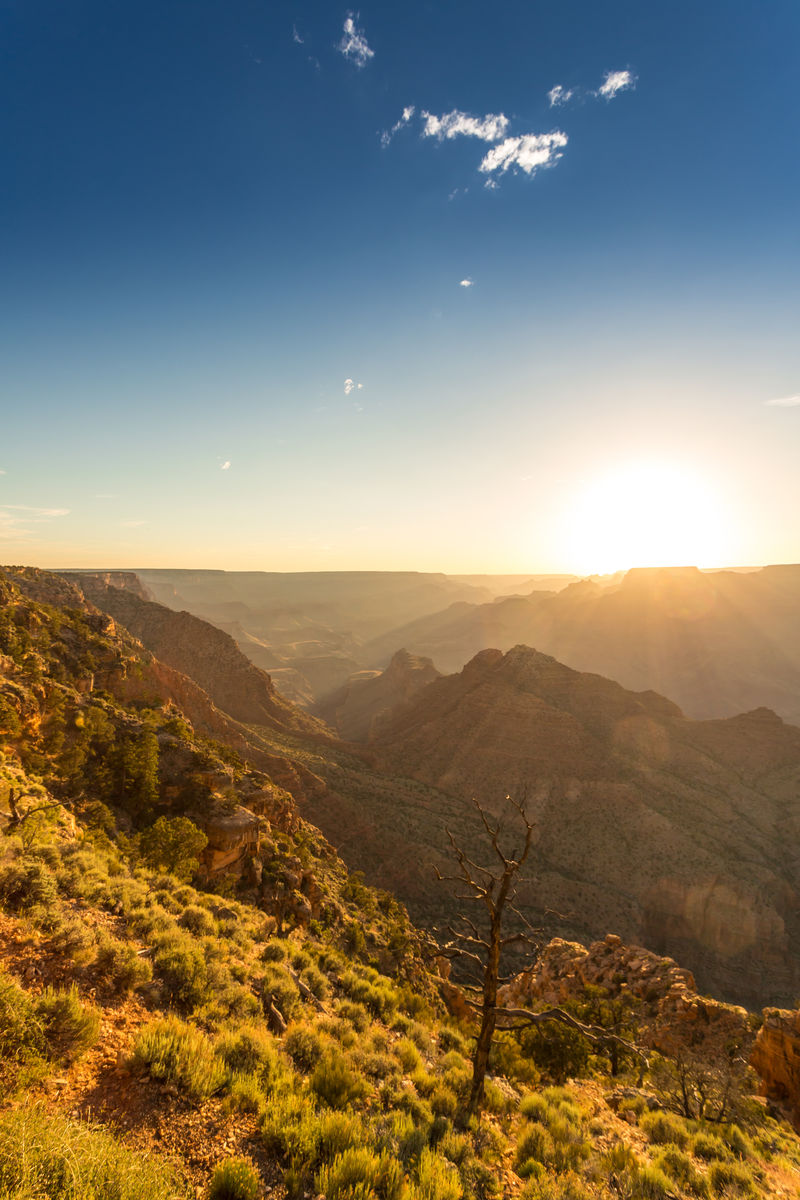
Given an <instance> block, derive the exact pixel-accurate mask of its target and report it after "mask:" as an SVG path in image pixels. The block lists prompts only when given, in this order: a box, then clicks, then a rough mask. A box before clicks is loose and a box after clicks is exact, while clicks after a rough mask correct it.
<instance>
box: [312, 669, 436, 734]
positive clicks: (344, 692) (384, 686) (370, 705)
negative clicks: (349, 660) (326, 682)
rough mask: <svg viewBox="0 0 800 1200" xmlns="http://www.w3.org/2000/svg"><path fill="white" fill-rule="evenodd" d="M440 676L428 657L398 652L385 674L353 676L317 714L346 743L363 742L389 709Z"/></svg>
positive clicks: (382, 720)
mask: <svg viewBox="0 0 800 1200" xmlns="http://www.w3.org/2000/svg"><path fill="white" fill-rule="evenodd" d="M439 677H440V676H439V672H438V671H437V670H436V667H435V666H434V665H433V663H432V662H431V660H430V659H429V658H419V657H417V656H416V655H414V654H409V653H408V651H407V650H398V651H397V653H396V654H395V655H394V657H393V658H392V661H391V662H390V663H389V666H388V667H387V668H386V670H385V671H382V672H381V673H380V674H377V673H375V672H363V673H362V674H361V675H357V676H354V677H353V678H352V679H351V680H350V681H349V682H348V683H347V684H346V685H345V687H343V688H342V689H340V690H339V691H338V692H335V693H334V694H333V695H332V696H330V697H329V698H328V699H327V700H325V701H324V702H323V703H322V704H320V705H319V706H318V708H317V711H318V712H319V714H320V716H321V717H322V718H323V719H324V720H325V721H327V722H328V724H329V725H332V726H333V728H334V729H336V730H337V731H338V732H339V734H341V736H342V737H343V738H345V739H346V740H347V741H350V742H366V741H369V740H370V738H371V737H373V736H374V735H375V734H376V733H377V732H378V731H379V730H380V727H381V724H382V723H383V722H385V721H386V719H387V717H388V715H389V714H390V713H391V711H392V709H394V708H396V707H397V705H399V704H404V703H406V702H407V701H409V700H410V699H411V698H412V697H413V696H416V695H417V693H418V692H420V691H421V690H422V688H424V687H425V686H426V685H427V684H429V683H432V682H433V680H434V679H439Z"/></svg>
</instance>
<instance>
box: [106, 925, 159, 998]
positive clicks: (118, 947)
mask: <svg viewBox="0 0 800 1200" xmlns="http://www.w3.org/2000/svg"><path fill="white" fill-rule="evenodd" d="M95 965H96V967H97V970H98V972H99V973H100V974H101V975H102V976H103V977H104V978H105V979H106V980H107V982H108V984H109V986H110V987H111V988H113V990H114V991H115V992H117V994H119V995H127V994H128V992H132V991H135V989H136V988H138V987H143V986H144V985H145V984H146V983H149V982H150V980H151V979H152V978H153V968H152V965H151V964H150V962H149V961H148V960H147V959H146V958H142V957H141V956H140V955H139V954H138V953H137V950H136V947H135V946H132V945H130V944H129V943H128V942H120V941H117V939H116V938H111V937H103V938H102V940H101V941H100V945H99V947H98V950H97V957H96V959H95Z"/></svg>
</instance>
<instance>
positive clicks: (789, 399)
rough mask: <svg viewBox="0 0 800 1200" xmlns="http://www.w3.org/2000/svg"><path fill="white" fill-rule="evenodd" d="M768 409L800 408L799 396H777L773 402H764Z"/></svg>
mask: <svg viewBox="0 0 800 1200" xmlns="http://www.w3.org/2000/svg"><path fill="white" fill-rule="evenodd" d="M764 403H765V404H766V405H767V407H768V408H800V395H797V396H778V397H776V399H775V400H765V401H764Z"/></svg>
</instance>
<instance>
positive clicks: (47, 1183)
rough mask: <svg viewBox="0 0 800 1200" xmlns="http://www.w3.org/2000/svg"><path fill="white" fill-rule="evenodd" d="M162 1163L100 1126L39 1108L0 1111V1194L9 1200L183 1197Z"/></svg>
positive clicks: (172, 1176)
mask: <svg viewBox="0 0 800 1200" xmlns="http://www.w3.org/2000/svg"><path fill="white" fill-rule="evenodd" d="M185 1195H186V1192H185V1190H184V1189H183V1188H182V1187H181V1185H179V1184H178V1182H177V1180H176V1179H175V1177H174V1175H173V1173H172V1171H171V1169H170V1168H169V1167H168V1166H167V1164H166V1163H164V1164H161V1163H159V1162H158V1161H157V1160H156V1159H154V1158H153V1157H152V1156H150V1155H145V1154H142V1153H135V1152H133V1151H131V1150H128V1149H126V1148H125V1147H124V1146H121V1145H120V1143H119V1142H118V1141H117V1140H116V1139H115V1138H114V1137H112V1135H111V1134H110V1133H108V1132H106V1131H104V1130H95V1129H92V1128H91V1127H90V1126H88V1125H84V1124H82V1123H79V1122H77V1121H70V1120H67V1119H65V1118H64V1117H57V1116H45V1114H44V1113H43V1111H42V1110H41V1109H40V1108H28V1109H26V1110H23V1109H13V1110H12V1111H11V1112H8V1113H5V1114H4V1115H3V1116H1V1117H0V1196H3V1197H4V1198H5V1197H8V1198H9V1200H11V1198H12V1197H13V1198H14V1200H38V1198H40V1197H41V1198H44V1197H47V1200H93V1198H95V1197H97V1198H98V1200H99V1198H100V1197H102V1200H165V1198H166V1197H178V1196H180V1197H184V1196H185Z"/></svg>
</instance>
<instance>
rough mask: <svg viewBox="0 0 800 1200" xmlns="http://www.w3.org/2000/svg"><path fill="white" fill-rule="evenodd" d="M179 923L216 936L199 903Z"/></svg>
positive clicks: (214, 925)
mask: <svg viewBox="0 0 800 1200" xmlns="http://www.w3.org/2000/svg"><path fill="white" fill-rule="evenodd" d="M178 924H179V925H180V927H181V929H188V930H189V933H193V934H195V935H196V936H197V937H215V936H216V934H217V922H216V921H215V920H214V918H213V917H212V915H211V913H210V912H209V911H208V909H205V908H200V906H199V904H189V905H188V906H187V907H186V908H185V909H184V910H183V912H182V913H181V915H180V917H179V918H178ZM231 1161H234V1160H231Z"/></svg>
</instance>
